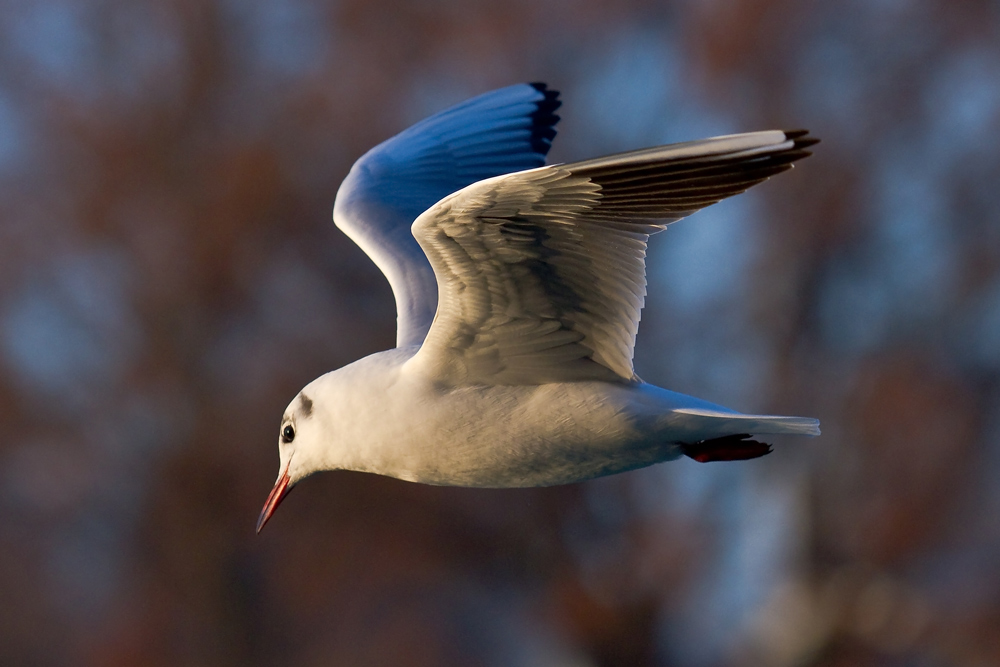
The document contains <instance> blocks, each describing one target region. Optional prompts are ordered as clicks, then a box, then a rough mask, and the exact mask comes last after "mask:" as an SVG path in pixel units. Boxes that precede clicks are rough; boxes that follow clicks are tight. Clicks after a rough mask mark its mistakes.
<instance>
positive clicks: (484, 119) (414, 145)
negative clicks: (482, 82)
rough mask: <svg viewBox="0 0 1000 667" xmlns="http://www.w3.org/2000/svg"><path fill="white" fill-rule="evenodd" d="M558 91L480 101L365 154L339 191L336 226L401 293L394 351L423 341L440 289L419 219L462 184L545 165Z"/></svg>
mask: <svg viewBox="0 0 1000 667" xmlns="http://www.w3.org/2000/svg"><path fill="white" fill-rule="evenodd" d="M558 96H559V93H558V92H556V91H554V90H549V89H548V88H547V87H546V86H545V84H543V83H532V84H528V83H523V84H518V85H514V86H509V87H507V88H501V89H499V90H494V91H492V92H488V93H485V94H483V95H480V96H479V97H474V98H472V99H471V100H467V101H465V102H462V103H461V104H458V105H456V106H453V107H451V108H449V109H446V110H444V111H442V112H440V113H438V114H435V115H434V116H431V117H430V118H427V119H425V120H423V121H421V122H419V123H417V124H416V125H414V126H412V127H410V128H409V129H407V130H405V131H403V132H401V133H399V134H397V135H396V136H395V137H393V138H391V139H389V140H388V141H385V142H383V143H381V144H379V145H378V146H376V147H375V148H373V149H371V150H370V151H368V152H367V153H365V154H364V155H363V156H362V157H361V158H360V159H358V161H357V162H356V163H355V164H354V166H353V167H352V168H351V171H350V173H349V174H348V175H347V178H345V179H344V182H343V184H341V186H340V189H339V190H338V191H337V200H336V203H335V204H334V208H333V220H334V222H335V223H336V224H337V227H339V228H340V229H342V230H343V231H344V232H345V233H346V234H347V235H348V236H349V237H351V239H353V240H354V242H355V243H357V244H358V245H359V246H361V249H362V250H364V251H365V253H367V254H368V256H369V257H371V259H372V261H374V262H375V264H376V265H377V266H378V267H379V269H381V270H382V273H384V274H385V276H386V278H387V279H388V280H389V285H390V286H391V287H392V292H393V294H394V295H395V297H396V314H397V328H396V345H397V346H398V347H403V346H406V345H417V344H419V343H421V342H422V341H423V339H424V336H425V335H426V333H427V330H428V328H429V327H430V325H431V320H433V318H434V310H435V308H436V307H437V288H436V286H435V281H434V273H433V271H432V270H431V266H430V264H429V263H428V262H427V258H426V257H425V256H424V253H423V251H422V250H421V249H420V247H419V246H418V245H417V242H416V240H415V239H414V238H413V235H412V234H411V232H410V226H411V225H412V224H413V221H414V220H415V219H416V217H417V216H418V215H420V214H421V213H423V212H424V211H425V210H427V209H428V208H430V207H431V206H432V205H434V203H435V202H437V201H439V200H440V199H442V198H443V197H446V196H447V195H450V194H451V193H453V192H456V191H458V190H460V189H462V188H464V187H465V186H467V185H469V184H471V183H475V182H476V181H480V180H482V179H484V178H490V177H492V176H497V175H500V174H506V173H508V172H512V171H520V170H523V169H531V168H533V167H539V166H541V165H543V164H545V155H546V153H548V150H549V147H550V146H551V143H552V139H553V138H554V137H555V135H556V131H555V124H556V122H558V120H559V116H557V115H555V113H554V112H555V110H556V109H557V108H558V107H559V105H560V102H559V100H558Z"/></svg>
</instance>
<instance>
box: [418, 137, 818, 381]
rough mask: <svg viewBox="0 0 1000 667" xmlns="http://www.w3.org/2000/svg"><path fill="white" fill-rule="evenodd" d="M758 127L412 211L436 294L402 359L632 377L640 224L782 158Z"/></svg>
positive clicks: (755, 175) (675, 215)
mask: <svg viewBox="0 0 1000 667" xmlns="http://www.w3.org/2000/svg"><path fill="white" fill-rule="evenodd" d="M805 135H806V133H805V132H804V131H795V132H782V131H777V130H775V131H770V132H754V133H750V134H739V135H733V136H729V137H717V138H715V139H705V140H703V141H694V142H690V143H686V144H674V145H672V146H660V147H657V148H649V149H646V150H641V151H635V152H631V153H623V154H620V155H612V156H608V157H604V158H598V159H596V160H587V161H585V162H577V163H574V164H566V165H553V166H549V167H542V168H539V169H532V170H529V171H522V172H518V173H515V174H507V175H505V176H498V177H495V178H491V179H488V180H485V181H481V182H479V183H475V184H474V185H470V186H469V187H467V188H465V189H464V190H461V191H460V192H457V193H455V194H454V195H451V196H450V197H447V198H445V199H444V200H442V201H440V202H438V203H437V204H436V205H435V206H434V207H432V208H431V209H429V210H428V211H427V212H425V213H423V214H422V215H421V216H420V217H419V218H417V221H416V222H415V223H414V224H413V234H414V236H415V237H416V239H417V241H419V243H420V247H422V248H423V249H424V252H426V254H427V257H428V258H429V259H430V263H431V266H433V267H434V273H435V274H436V276H437V281H438V292H439V294H440V299H439V303H438V309H437V314H436V316H435V318H434V324H433V325H432V326H431V329H430V332H429V333H428V334H427V339H426V340H425V341H424V344H423V346H421V348H420V351H419V352H417V354H416V355H415V356H414V357H413V358H412V359H411V360H410V361H409V362H408V366H409V368H411V369H412V370H413V371H414V372H417V373H420V374H422V375H424V376H425V377H430V378H432V379H434V380H435V381H437V382H441V383H443V384H447V385H462V384H541V383H546V382H564V381H574V380H611V381H616V380H617V381H623V382H628V381H631V380H632V379H633V372H632V350H633V347H634V345H635V334H636V331H637V329H638V326H639V313H640V310H641V309H642V304H643V298H644V296H645V294H646V276H645V256H646V241H647V239H648V236H649V234H652V233H654V232H657V231H659V230H661V229H663V228H664V227H665V226H666V225H667V224H669V223H671V222H674V221H676V220H680V219H681V218H683V217H685V216H687V215H689V214H691V213H693V212H694V211H697V210H698V209H700V208H703V207H705V206H708V205H709V204H714V203H715V202H717V201H719V200H720V199H723V198H725V197H729V196H731V195H734V194H737V193H740V192H743V191H744V190H746V189H747V188H749V187H751V186H753V185H755V184H757V183H760V182H761V181H764V180H766V179H767V178H768V177H770V176H773V175H774V174H777V173H779V172H782V171H784V170H786V169H788V168H789V167H790V166H791V163H792V162H793V161H795V160H797V159H799V158H802V157H805V156H806V155H809V153H808V152H807V151H805V150H804V148H805V147H807V146H809V145H811V144H814V143H816V140H814V139H811V138H809V137H807V136H805Z"/></svg>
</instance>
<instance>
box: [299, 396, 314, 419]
mask: <svg viewBox="0 0 1000 667" xmlns="http://www.w3.org/2000/svg"><path fill="white" fill-rule="evenodd" d="M299 397H300V398H301V399H302V414H303V415H305V416H306V417H308V416H309V415H311V414H312V411H313V402H312V399H310V398H309V397H308V396H306V395H305V394H299Z"/></svg>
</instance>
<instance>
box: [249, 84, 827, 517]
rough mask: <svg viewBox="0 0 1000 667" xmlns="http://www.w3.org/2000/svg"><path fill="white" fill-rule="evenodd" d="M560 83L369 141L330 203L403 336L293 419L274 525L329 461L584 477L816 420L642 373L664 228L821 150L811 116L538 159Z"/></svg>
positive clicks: (307, 394) (551, 478) (746, 452)
mask: <svg viewBox="0 0 1000 667" xmlns="http://www.w3.org/2000/svg"><path fill="white" fill-rule="evenodd" d="M559 105H560V102H559V100H558V93H556V92H555V91H552V90H549V89H547V88H546V86H545V85H544V84H520V85H515V86H510V87H508V88H503V89H500V90H496V91H493V92H489V93H486V94H484V95H480V96H479V97H476V98H473V99H471V100H468V101H466V102H464V103H462V104H459V105H457V106H455V107H452V108H450V109H447V110H445V111H442V112H440V113H438V114H437V115H434V116H431V117H430V118H428V119H426V120H424V121H422V122H420V123H418V124H416V125H414V126H413V127H411V128H409V129H408V130H406V131H404V132H402V133H400V134H399V135H397V136H395V137H393V138H391V139H389V140H388V141H386V142H384V143H382V144H380V145H379V146H376V147H375V148H373V149H372V150H371V151H369V152H368V153H366V154H365V155H364V156H362V157H361V158H360V159H359V160H358V161H357V162H356V163H355V164H354V167H353V168H352V169H351V171H350V173H349V174H348V176H347V178H346V179H345V180H344V182H343V184H342V185H341V186H340V189H339V191H338V192H337V198H336V202H335V204H334V210H333V219H334V222H335V223H336V224H337V226H338V227H339V228H340V229H342V230H343V231H344V232H345V233H346V234H347V235H348V236H350V237H351V238H352V239H353V240H354V241H355V242H356V243H357V244H358V245H359V246H360V247H361V248H362V250H364V251H365V252H366V253H367V254H368V255H369V257H371V258H372V260H373V261H374V262H375V264H376V265H378V267H379V268H380V269H381V270H382V272H383V273H384V274H385V276H386V278H388V280H389V284H390V285H391V287H392V291H393V294H394V295H395V298H396V310H397V333H396V348H395V349H392V350H387V351H385V352H378V353H375V354H372V355H370V356H368V357H365V358H363V359H360V360H358V361H355V362H354V363H352V364H349V365H347V366H345V367H343V368H341V369H339V370H335V371H332V372H330V373H327V374H325V375H323V376H322V377H320V378H318V379H316V380H314V381H313V382H310V383H309V384H308V385H306V387H305V388H304V389H303V390H302V391H301V392H300V393H299V394H298V395H296V397H295V398H294V399H293V400H292V402H291V403H290V404H289V406H288V408H287V409H286V410H285V414H284V416H283V417H282V419H281V426H280V431H279V443H278V455H279V458H280V467H279V474H278V480H277V482H276V483H275V485H274V488H273V489H272V491H271V493H270V495H269V496H268V498H267V502H266V503H265V505H264V509H263V510H262V511H261V514H260V518H259V519H258V521H257V531H258V532H260V529H261V528H262V527H263V526H264V524H265V523H266V522H267V520H268V519H269V518H270V517H271V515H272V513H273V512H274V510H275V508H276V507H277V506H278V504H279V503H280V502H281V500H282V499H283V498H284V497H285V496H286V494H287V493H288V491H289V490H290V489H291V488H292V486H293V485H295V484H296V483H297V482H298V481H300V480H301V479H303V478H304V477H306V476H308V475H310V474H312V473H314V472H317V471H320V470H334V469H346V470H358V471H364V472H372V473H378V474H381V475H389V476H392V477H397V478H400V479H404V480H409V481H413V482H422V483H425V484H436V485H454V486H473V487H527V486H548V485H553V484H566V483H569V482H579V481H582V480H586V479H591V478H593V477H598V476H601V475H610V474H613V473H618V472H622V471H625V470H632V469H634V468H640V467H643V466H648V465H650V464H653V463H658V462H660V461H668V460H671V459H676V458H678V457H680V456H681V455H687V456H690V457H691V458H694V459H696V460H699V461H712V460H736V459H748V458H754V457H757V456H761V455H763V454H766V453H768V452H769V451H770V446H769V445H767V444H764V443H761V442H758V441H756V440H751V439H750V437H751V434H753V435H761V434H778V433H785V434H795V435H807V436H813V435H818V434H819V422H818V421H817V420H815V419H808V418H805V417H778V416H769V415H749V414H742V413H739V412H736V411H734V410H730V409H728V408H724V407H722V406H719V405H714V404H712V403H709V402H707V401H703V400H700V399H698V398H694V397H691V396H685V395H684V394H679V393H676V392H672V391H668V390H666V389H661V388H660V387H656V386H654V385H651V384H647V383H645V382H643V381H642V380H640V379H639V378H638V377H637V376H636V375H635V373H634V372H633V370H632V350H633V347H634V344H635V335H636V331H637V329H638V325H639V314H640V310H641V309H642V305H643V298H644V296H645V293H646V278H645V255H646V242H647V240H648V238H649V235H650V234H653V233H656V232H658V231H661V230H663V229H664V228H665V227H666V226H667V225H668V224H670V223H672V222H676V221H677V220H680V219H681V218H683V217H685V216H687V215H689V214H691V213H693V212H695V211H697V210H698V209H700V208H703V207H705V206H708V205H709V204H714V203H715V202H717V201H719V200H721V199H723V198H725V197H729V196H731V195H734V194H737V193H740V192H743V191H745V190H746V189H747V188H749V187H751V186H753V185H755V184H757V183H760V182H762V181H765V180H767V179H768V177H770V176H773V175H774V174H777V173H779V172H782V171H785V170H786V169H789V168H790V167H791V163H792V162H793V161H795V160H798V159H800V158H802V157H805V156H807V155H809V153H808V152H807V151H805V150H803V149H804V148H805V147H807V146H810V145H812V144H814V143H816V141H817V140H816V139H812V138H809V137H808V136H806V135H807V133H806V132H805V131H777V130H776V131H768V132H752V133H748V134H737V135H731V136H725V137H716V138H714V139H705V140H702V141H693V142H689V143H682V144H673V145H669V146H660V147H656V148H647V149H645V150H639V151H633V152H629V153H622V154H619V155H612V156H608V157H602V158H597V159H593V160H585V161H583V162H575V163H571V164H562V165H551V166H543V165H544V163H545V155H546V153H547V152H548V149H549V146H550V145H551V140H552V139H553V137H554V136H555V129H554V125H555V124H556V122H557V121H558V120H559V117H558V116H556V115H555V114H554V111H555V110H556V109H557V108H558V107H559Z"/></svg>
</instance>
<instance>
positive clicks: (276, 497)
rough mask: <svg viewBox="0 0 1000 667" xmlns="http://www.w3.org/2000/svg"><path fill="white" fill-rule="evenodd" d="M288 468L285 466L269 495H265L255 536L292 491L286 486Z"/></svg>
mask: <svg viewBox="0 0 1000 667" xmlns="http://www.w3.org/2000/svg"><path fill="white" fill-rule="evenodd" d="M288 482H289V478H288V466H285V472H283V473H282V474H281V477H279V478H278V481H277V482H275V484H274V488H273V489H271V493H269V494H268V495H267V500H266V501H265V502H264V509H262V510H261V511H260V518H258V519H257V534H258V535H259V534H260V530H261V528H263V527H264V524H265V523H267V520H268V519H270V518H271V515H272V514H274V510H276V509H278V505H280V504H281V501H282V500H284V499H285V496H287V495H288V492H289V491H291V490H292V487H290V486H288Z"/></svg>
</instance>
